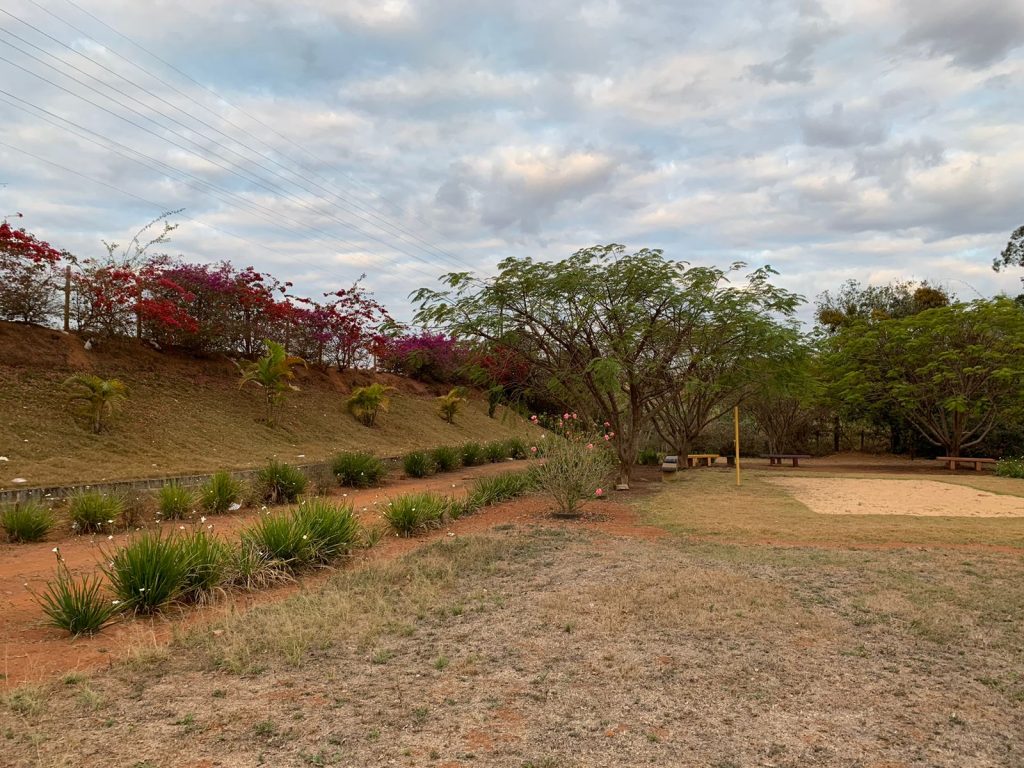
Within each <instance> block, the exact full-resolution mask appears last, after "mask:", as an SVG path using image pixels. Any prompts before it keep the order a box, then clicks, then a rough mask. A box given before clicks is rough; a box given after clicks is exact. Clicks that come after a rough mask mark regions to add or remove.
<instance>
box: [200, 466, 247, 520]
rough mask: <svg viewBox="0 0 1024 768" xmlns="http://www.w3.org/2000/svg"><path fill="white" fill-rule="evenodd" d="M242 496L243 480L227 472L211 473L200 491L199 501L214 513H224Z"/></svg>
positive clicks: (204, 507)
mask: <svg viewBox="0 0 1024 768" xmlns="http://www.w3.org/2000/svg"><path fill="white" fill-rule="evenodd" d="M240 498H242V482H241V481H240V480H236V479H235V478H233V477H232V476H231V475H229V474H228V473H227V472H217V473H216V474H214V475H211V477H210V479H209V480H207V481H206V482H205V483H204V484H203V487H202V488H201V489H200V491H199V503H200V504H202V506H203V509H205V510H206V511H207V512H209V513H210V514H213V515H222V514H224V513H225V512H227V511H228V510H229V509H231V505H232V504H236V503H238V500H239V499H240Z"/></svg>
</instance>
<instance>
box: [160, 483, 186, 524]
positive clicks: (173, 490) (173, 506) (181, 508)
mask: <svg viewBox="0 0 1024 768" xmlns="http://www.w3.org/2000/svg"><path fill="white" fill-rule="evenodd" d="M156 502H157V506H158V508H159V512H160V517H161V518H163V519H164V520H183V519H184V518H186V517H188V516H189V515H191V514H192V513H193V511H194V508H195V504H196V494H195V491H193V490H192V489H191V488H186V487H185V486H183V485H181V484H180V483H167V485H163V486H161V487H160V490H159V491H157V492H156Z"/></svg>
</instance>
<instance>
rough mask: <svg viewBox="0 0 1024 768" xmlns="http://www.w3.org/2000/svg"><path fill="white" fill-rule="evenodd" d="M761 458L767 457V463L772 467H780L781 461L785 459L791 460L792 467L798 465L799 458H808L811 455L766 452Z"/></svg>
mask: <svg viewBox="0 0 1024 768" xmlns="http://www.w3.org/2000/svg"><path fill="white" fill-rule="evenodd" d="M761 458H762V459H768V463H769V464H770V465H771V466H773V467H774V466H776V465H778V466H780V467H781V466H782V462H783V461H785V460H786V459H789V460H790V461H792V462H793V466H794V467H799V466H800V459H809V458H811V457H810V455H809V454H806V453H767V454H765V455H764V456H762V457H761Z"/></svg>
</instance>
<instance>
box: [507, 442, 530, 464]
mask: <svg viewBox="0 0 1024 768" xmlns="http://www.w3.org/2000/svg"><path fill="white" fill-rule="evenodd" d="M506 445H507V446H508V457H509V458H510V459H525V458H526V457H527V456H529V455H530V449H529V448H527V447H526V443H525V442H524V441H523V439H522V438H521V437H513V438H510V439H509V440H507V441H506Z"/></svg>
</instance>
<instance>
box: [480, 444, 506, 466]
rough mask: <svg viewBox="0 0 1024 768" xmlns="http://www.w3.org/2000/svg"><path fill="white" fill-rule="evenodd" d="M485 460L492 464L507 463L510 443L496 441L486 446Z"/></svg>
mask: <svg viewBox="0 0 1024 768" xmlns="http://www.w3.org/2000/svg"><path fill="white" fill-rule="evenodd" d="M484 458H485V459H487V461H489V462H491V464H497V463H498V462H499V461H505V459H507V458H508V443H507V442H505V441H504V440H495V441H493V442H490V443H487V444H486V445H485V446H484Z"/></svg>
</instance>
